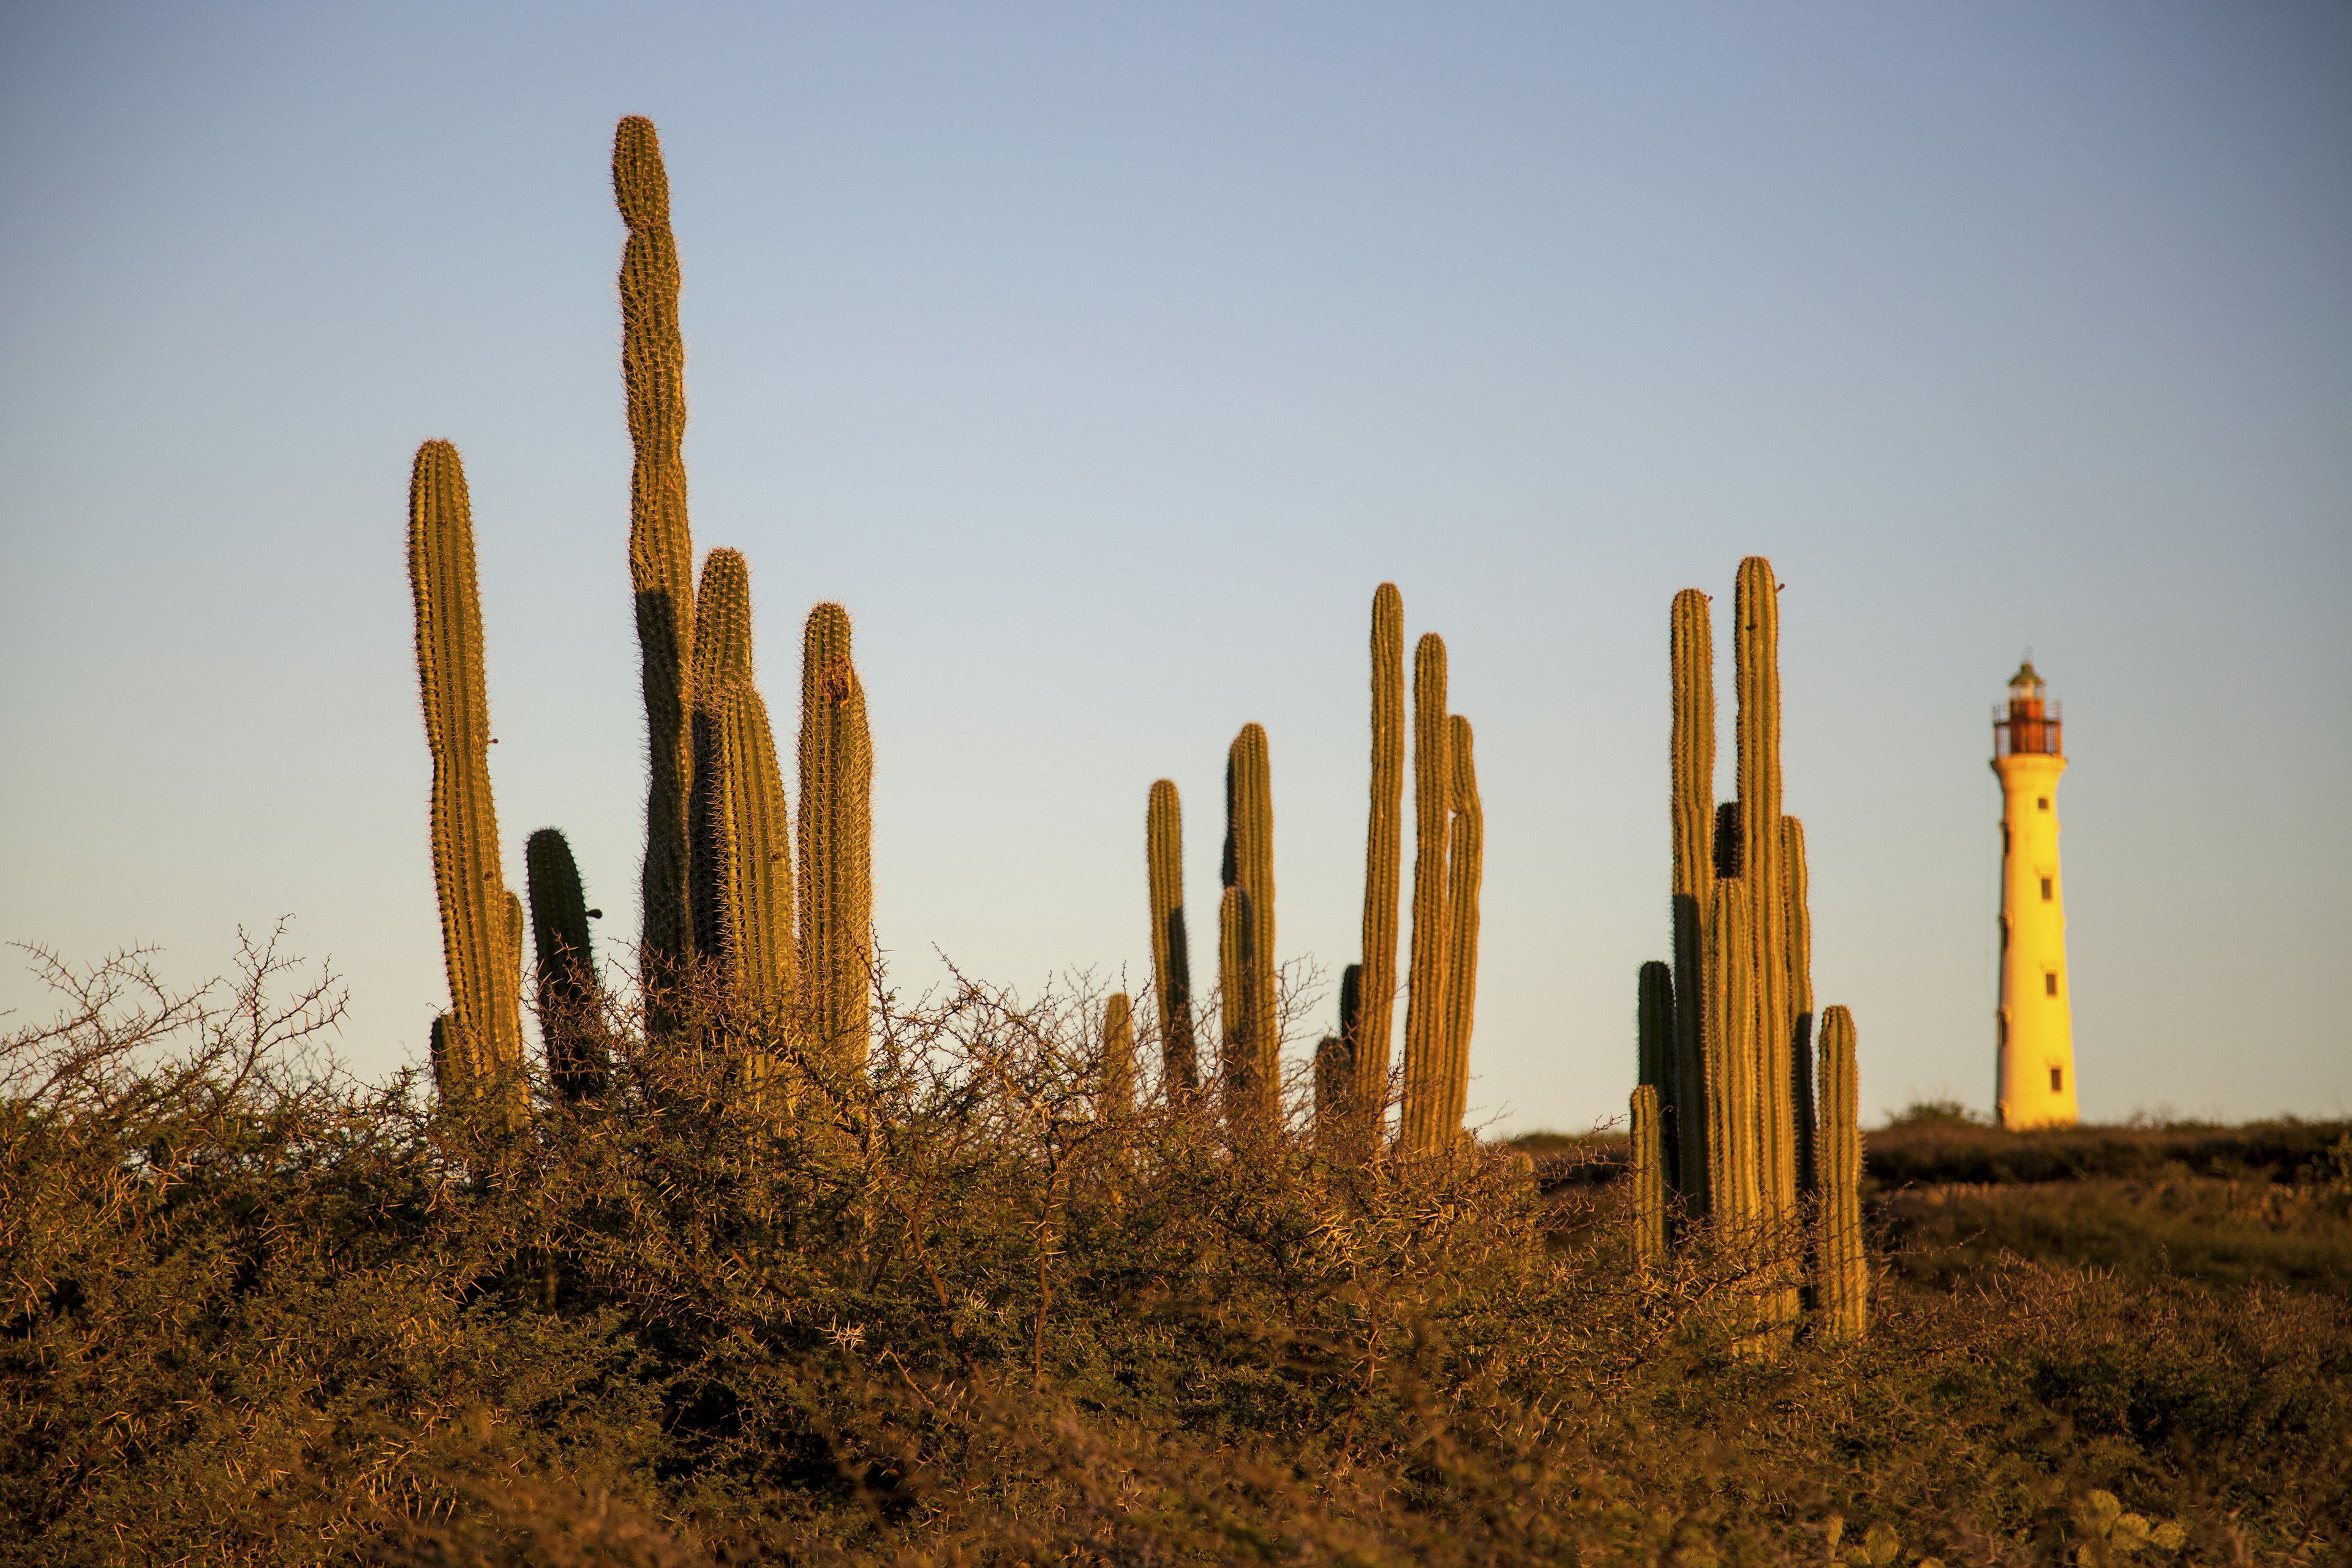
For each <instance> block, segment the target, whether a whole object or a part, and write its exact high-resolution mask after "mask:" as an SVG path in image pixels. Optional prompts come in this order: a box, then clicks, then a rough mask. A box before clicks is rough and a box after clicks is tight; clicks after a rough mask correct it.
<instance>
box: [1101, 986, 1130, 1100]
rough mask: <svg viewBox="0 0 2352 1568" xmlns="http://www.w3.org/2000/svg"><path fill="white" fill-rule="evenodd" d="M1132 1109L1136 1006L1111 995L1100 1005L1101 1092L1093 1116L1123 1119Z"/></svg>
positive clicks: (1117, 994) (1122, 994) (1118, 993)
mask: <svg viewBox="0 0 2352 1568" xmlns="http://www.w3.org/2000/svg"><path fill="white" fill-rule="evenodd" d="M1134 1109H1135V1004H1134V1003H1133V1001H1132V1000H1130V999H1129V996H1128V994H1127V993H1126V992H1124V991H1114V992H1112V993H1111V994H1110V999H1109V1000H1108V1001H1107V1002H1105V1003H1104V1004H1103V1025H1102V1089H1101V1092H1100V1095H1099V1097H1098V1098H1097V1100H1096V1101H1095V1114H1096V1115H1097V1116H1103V1117H1113V1118H1116V1117H1122V1116H1126V1115H1128V1114H1129V1113H1130V1112H1131V1111H1133V1110H1134Z"/></svg>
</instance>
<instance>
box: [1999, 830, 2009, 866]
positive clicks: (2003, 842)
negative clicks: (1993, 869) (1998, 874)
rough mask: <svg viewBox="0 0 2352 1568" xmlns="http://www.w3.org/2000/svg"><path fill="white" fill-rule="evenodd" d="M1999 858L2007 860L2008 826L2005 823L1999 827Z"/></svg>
mask: <svg viewBox="0 0 2352 1568" xmlns="http://www.w3.org/2000/svg"><path fill="white" fill-rule="evenodd" d="M2000 858H2002V859H2004V860H2006V859H2008V858H2009V824H2008V823H2006V822H2004V823H2002V824H2001V825H2000Z"/></svg>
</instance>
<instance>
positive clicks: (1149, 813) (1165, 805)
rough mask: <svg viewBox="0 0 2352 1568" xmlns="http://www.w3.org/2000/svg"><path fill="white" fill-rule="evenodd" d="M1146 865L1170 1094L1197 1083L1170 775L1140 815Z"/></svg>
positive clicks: (1180, 830) (1179, 842)
mask: <svg viewBox="0 0 2352 1568" xmlns="http://www.w3.org/2000/svg"><path fill="white" fill-rule="evenodd" d="M1143 845H1144V868H1145V872H1146V876H1147V879H1148V881H1149V884H1150V888H1149V891H1150V901H1151V990H1152V994H1153V996H1154V997H1156V998H1157V1000H1158V1002H1159V1005H1160V1074H1161V1084H1162V1088H1163V1090H1164V1091H1165V1092H1166V1093H1168V1094H1171V1095H1176V1094H1181V1093H1186V1092H1189V1091H1191V1090H1192V1089H1197V1088H1198V1087H1199V1086H1200V1082H1201V1067H1200V1058H1199V1056H1198V1054H1197V1051H1196V1049H1195V1047H1194V1046H1193V1042H1192V957H1191V954H1190V952H1189V951H1188V950H1187V947H1186V943H1185V936H1184V814H1183V805H1182V803H1181V801H1180V800H1179V799H1178V798H1177V795H1176V784H1175V781H1174V780H1172V779H1160V780H1159V781H1157V782H1156V783H1154V784H1152V786H1151V798H1150V802H1149V804H1148V805H1146V806H1145V808H1144V816H1143Z"/></svg>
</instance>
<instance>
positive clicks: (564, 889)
mask: <svg viewBox="0 0 2352 1568" xmlns="http://www.w3.org/2000/svg"><path fill="white" fill-rule="evenodd" d="M522 858H523V886H524V887H525V888H526V889H529V891H530V931H531V952H532V954H533V956H534V958H535V959H536V961H537V962H536V965H535V967H536V970H537V973H536V976H535V978H536V980H537V981H538V985H539V1031H540V1036H541V1038H542V1039H544V1040H545V1041H546V1043H547V1073H548V1077H549V1078H550V1079H552V1080H553V1082H554V1084H555V1091H556V1092H557V1093H558V1094H560V1095H562V1096H563V1098H564V1099H566V1100H587V1099H592V1098H593V1097H594V1096H596V1095H598V1094H601V1093H603V1092H604V1083H605V1079H606V1075H607V1073H608V1071H609V1063H608V1062H607V1060H606V1052H605V1049H604V993H603V990H602V988H601V987H600V986H599V985H598V984H597V983H596V950H595V947H594V945H593V939H592V938H591V937H590V935H589V931H588V898H587V894H586V892H585V890H584V889H583V888H582V887H581V885H580V868H579V867H578V866H577V865H575V864H574V863H573V861H572V846H571V844H570V843H568V842H567V841H566V840H565V838H564V837H563V835H562V833H561V832H560V831H558V830H557V829H555V828H552V827H542V828H541V829H540V830H539V831H538V832H536V833H534V834H532V835H531V836H530V837H529V838H528V839H526V840H524V842H523V855H522Z"/></svg>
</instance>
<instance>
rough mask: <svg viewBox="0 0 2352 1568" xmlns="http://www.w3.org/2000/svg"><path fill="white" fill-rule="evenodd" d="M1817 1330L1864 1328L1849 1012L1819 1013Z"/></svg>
mask: <svg viewBox="0 0 2352 1568" xmlns="http://www.w3.org/2000/svg"><path fill="white" fill-rule="evenodd" d="M1819 1082H1820V1085H1821V1122H1820V1131H1819V1133H1818V1134H1817V1136H1816V1142H1815V1146H1816V1147H1817V1148H1818V1149H1819V1150H1820V1173H1821V1205H1820V1226H1821V1234H1820V1244H1819V1247H1820V1249H1819V1255H1818V1264H1817V1273H1816V1275H1815V1289H1816V1291H1817V1293H1818V1295H1819V1298H1820V1300H1821V1309H1822V1310H1821V1321H1820V1323H1819V1328H1818V1331H1819V1332H1820V1333H1821V1334H1822V1337H1824V1338H1828V1339H1843V1340H1858V1339H1861V1338H1862V1337H1863V1336H1864V1334H1865V1333H1867V1332H1868V1331H1869V1329H1870V1260H1869V1258H1868V1255H1867V1254H1866V1253H1865V1252H1864V1247H1863V1238H1862V1118H1861V1110H1862V1093H1861V1081H1860V1074H1859V1073H1858V1071H1857V1069H1856V1068H1855V1066H1854V1032H1853V1014H1851V1013H1849V1012H1847V1011H1846V1010H1845V1009H1844V1008H1843V1007H1831V1008H1828V1009H1826V1010H1824V1011H1823V1012H1822V1061H1821V1076H1820V1079H1819Z"/></svg>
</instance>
